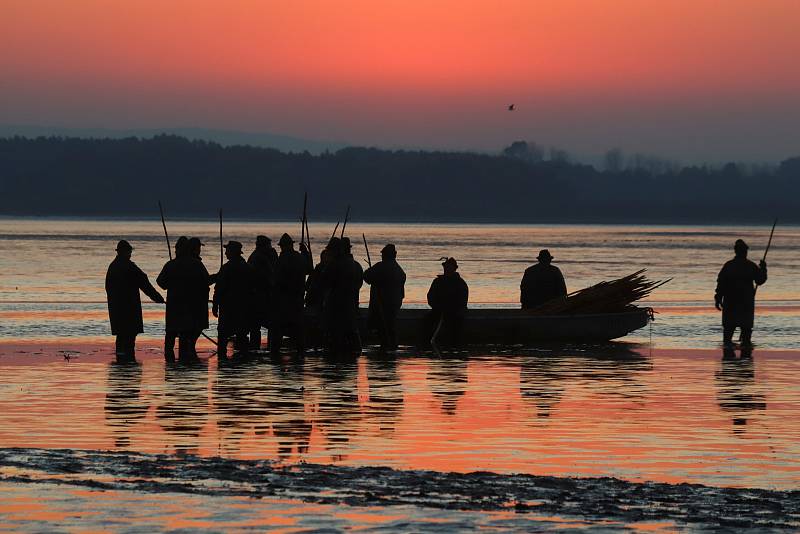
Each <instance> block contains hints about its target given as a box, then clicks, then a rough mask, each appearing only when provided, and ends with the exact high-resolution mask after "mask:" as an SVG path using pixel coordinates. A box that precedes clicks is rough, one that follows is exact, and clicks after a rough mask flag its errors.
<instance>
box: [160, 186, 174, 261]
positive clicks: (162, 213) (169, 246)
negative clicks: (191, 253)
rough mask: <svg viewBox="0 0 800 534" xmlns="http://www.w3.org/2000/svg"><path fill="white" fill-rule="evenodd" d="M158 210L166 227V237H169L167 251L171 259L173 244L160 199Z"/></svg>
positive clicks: (162, 224)
mask: <svg viewBox="0 0 800 534" xmlns="http://www.w3.org/2000/svg"><path fill="white" fill-rule="evenodd" d="M158 211H159V212H161V226H163V227H164V237H166V238H167V252H168V253H169V259H172V245H170V244H169V234H168V233H167V222H166V221H165V220H164V208H162V207H161V201H160V200H159V201H158Z"/></svg>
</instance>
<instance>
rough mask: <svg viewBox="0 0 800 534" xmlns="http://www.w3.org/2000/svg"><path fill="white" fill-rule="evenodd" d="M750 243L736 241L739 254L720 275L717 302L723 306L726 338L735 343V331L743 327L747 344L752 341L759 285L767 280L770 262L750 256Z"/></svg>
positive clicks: (721, 307) (729, 342)
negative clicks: (756, 260)
mask: <svg viewBox="0 0 800 534" xmlns="http://www.w3.org/2000/svg"><path fill="white" fill-rule="evenodd" d="M748 248H749V247H748V246H747V243H745V242H744V241H742V240H741V239H737V240H736V243H734V245H733V250H734V253H735V256H734V258H733V259H732V260H729V261H728V262H727V263H725V265H723V266H722V270H720V272H719V275H718V276H717V290H716V293H715V294H714V304H715V306H716V308H717V309H718V310H722V331H723V333H722V342H723V343H724V344H726V345H730V344H732V343H733V341H732V339H733V331H734V330H736V328H737V327H738V328H739V329H740V330H741V334H742V336H741V340H742V344H743V345H750V344H751V343H752V335H753V316H754V315H755V301H756V286H760V285H761V284H763V283H764V282H766V281H767V264H766V262H765V261H764V260H761V261H760V262H759V265H758V266H756V264H755V263H753V262H752V261H750V260H748V259H747V250H748Z"/></svg>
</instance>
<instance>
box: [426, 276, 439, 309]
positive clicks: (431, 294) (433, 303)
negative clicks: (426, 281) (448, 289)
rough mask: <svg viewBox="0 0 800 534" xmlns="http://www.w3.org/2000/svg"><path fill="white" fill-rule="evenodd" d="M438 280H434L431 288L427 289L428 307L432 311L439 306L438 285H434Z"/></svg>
mask: <svg viewBox="0 0 800 534" xmlns="http://www.w3.org/2000/svg"><path fill="white" fill-rule="evenodd" d="M438 280H439V279H438V278H434V279H433V282H431V287H429V288H428V306H430V307H431V309H433V310H435V309H437V308H438V305H439V287H438V286H439V284H437V283H436V282H437V281H438Z"/></svg>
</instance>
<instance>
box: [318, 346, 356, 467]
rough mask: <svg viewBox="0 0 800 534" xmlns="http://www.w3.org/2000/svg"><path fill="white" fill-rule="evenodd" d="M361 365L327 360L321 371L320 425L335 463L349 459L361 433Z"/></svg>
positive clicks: (339, 360)
mask: <svg viewBox="0 0 800 534" xmlns="http://www.w3.org/2000/svg"><path fill="white" fill-rule="evenodd" d="M357 377H358V361H357V359H356V358H351V359H348V360H343V359H341V358H340V359H336V360H326V361H325V362H324V364H323V367H322V369H321V370H320V374H319V378H320V381H321V388H322V389H321V391H320V396H319V404H318V406H317V410H318V411H317V421H318V423H319V426H320V429H321V430H322V433H323V434H324V435H325V441H326V449H327V450H328V453H329V454H330V455H331V459H332V460H333V461H341V460H344V459H346V458H347V454H346V453H345V451H346V449H347V447H348V445H349V443H350V439H351V438H352V436H353V435H354V434H355V433H356V432H357V431H358V427H359V422H360V421H359V420H360V409H361V407H360V405H359V400H358V383H357Z"/></svg>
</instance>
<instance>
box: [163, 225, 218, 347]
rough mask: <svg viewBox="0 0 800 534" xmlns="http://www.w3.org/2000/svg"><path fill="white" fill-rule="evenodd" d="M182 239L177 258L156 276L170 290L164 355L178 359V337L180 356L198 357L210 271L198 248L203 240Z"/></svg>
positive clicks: (168, 293) (204, 326)
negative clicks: (176, 353)
mask: <svg viewBox="0 0 800 534" xmlns="http://www.w3.org/2000/svg"><path fill="white" fill-rule="evenodd" d="M181 239H182V240H183V245H182V246H181V247H180V248H178V247H177V245H176V249H175V258H174V259H172V260H170V261H168V262H167V263H166V264H165V265H164V268H163V269H161V273H160V274H159V275H158V278H156V283H157V284H158V285H159V287H161V288H162V289H165V290H166V291H167V314H166V335H165V337H164V359H165V360H167V361H168V362H173V361H175V338H176V337H178V338H179V340H180V345H179V354H178V357H179V359H180V360H181V361H191V360H194V359H196V358H197V352H196V350H195V344H196V342H197V338H198V337H199V336H200V332H201V331H202V330H203V329H205V328H208V271H207V270H206V268H205V266H204V265H203V263H202V261H201V260H200V258H199V252H198V250H199V248H200V246H202V243H200V240H199V239H197V238H196V237H195V238H192V239H187V238H186V237H184V236H181V238H179V241H180V240H181ZM201 307H202V308H201Z"/></svg>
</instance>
